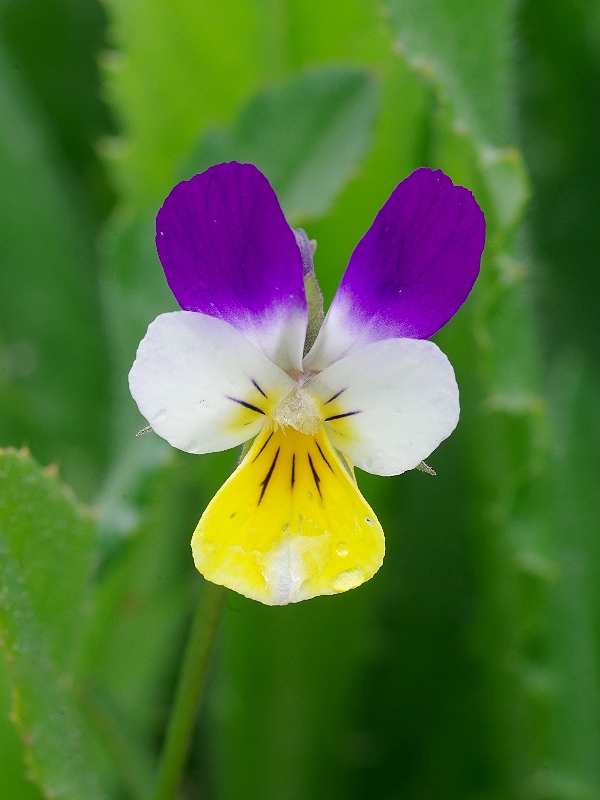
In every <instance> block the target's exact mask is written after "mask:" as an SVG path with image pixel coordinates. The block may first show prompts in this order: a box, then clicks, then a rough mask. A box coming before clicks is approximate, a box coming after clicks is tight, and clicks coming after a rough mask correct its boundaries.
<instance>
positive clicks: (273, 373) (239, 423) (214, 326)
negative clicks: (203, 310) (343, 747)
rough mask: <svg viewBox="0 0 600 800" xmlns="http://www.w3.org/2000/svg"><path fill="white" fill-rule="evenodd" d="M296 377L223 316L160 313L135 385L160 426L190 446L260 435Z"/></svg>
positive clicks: (203, 449)
mask: <svg viewBox="0 0 600 800" xmlns="http://www.w3.org/2000/svg"><path fill="white" fill-rule="evenodd" d="M294 386H295V383H294V381H292V379H291V378H290V377H289V376H288V375H286V374H285V372H283V371H282V370H281V369H280V368H279V367H277V366H276V365H275V364H273V363H272V362H271V361H269V359H268V358H267V357H266V356H265V355H264V354H263V353H261V352H260V350H258V349H257V348H256V347H255V346H254V345H253V344H252V342H250V341H248V339H246V338H245V337H244V336H243V335H242V334H241V333H240V332H239V331H237V330H236V329H235V328H234V327H233V326H232V325H230V324H229V323H228V322H225V321H224V320H221V319H217V318H215V317H209V316H207V315H205V314H200V313H197V312H193V311H175V312H173V313H171V314H161V316H159V317H157V318H156V319H155V320H154V322H152V323H151V325H150V326H149V328H148V332H147V333H146V336H145V337H144V338H143V339H142V341H141V343H140V346H139V348H138V351H137V356H136V359H135V362H134V364H133V367H132V368H131V372H130V373H129V388H130V390H131V394H132V395H133V398H134V400H135V401H136V403H137V404H138V408H139V409H140V411H141V412H142V414H143V415H144V416H145V417H146V419H147V420H148V422H149V423H150V425H151V426H152V428H153V430H154V431H156V433H157V434H158V435H159V436H162V437H163V438H164V439H166V440H167V441H168V442H169V443H170V444H172V445H173V446H174V447H177V448H179V449H180V450H185V451H186V452H188V453H210V452H214V451H217V450H227V449H228V448H229V447H235V446H236V445H238V444H241V443H242V442H245V441H247V440H248V439H250V438H252V437H253V436H256V434H257V433H258V432H259V431H260V429H261V428H262V426H263V424H264V422H265V419H266V418H267V417H268V416H269V415H270V414H271V412H272V410H273V408H274V406H275V405H276V403H277V401H278V400H279V399H280V398H281V396H282V394H287V393H288V392H290V391H291V390H292V389H293V388H294Z"/></svg>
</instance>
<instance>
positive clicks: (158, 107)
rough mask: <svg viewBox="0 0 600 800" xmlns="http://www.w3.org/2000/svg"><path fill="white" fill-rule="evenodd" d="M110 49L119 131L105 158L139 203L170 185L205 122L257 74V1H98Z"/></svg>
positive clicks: (222, 115) (226, 109) (221, 117)
mask: <svg viewBox="0 0 600 800" xmlns="http://www.w3.org/2000/svg"><path fill="white" fill-rule="evenodd" d="M105 4H106V7H107V10H108V13H109V16H110V19H111V23H112V24H111V28H110V31H111V39H112V45H113V46H114V47H115V48H117V51H116V52H110V53H106V54H105V56H104V58H103V65H104V68H105V75H106V81H107V91H108V95H109V98H110V100H111V102H112V106H113V109H114V111H115V114H116V116H117V118H118V120H119V121H120V122H121V124H122V127H123V131H124V134H123V135H124V140H123V142H118V141H113V142H107V143H106V146H105V148H104V151H105V154H106V155H107V156H109V158H111V160H113V162H114V168H115V175H116V177H117V181H118V184H119V186H120V188H121V193H122V195H123V198H124V199H125V200H126V201H129V202H131V203H132V204H133V206H134V207H135V208H136V209H144V210H145V209H146V208H148V207H149V206H150V207H151V206H152V205H154V204H155V203H157V202H160V201H162V199H163V197H164V196H165V195H166V194H167V193H168V192H169V191H170V189H171V188H172V186H173V184H174V183H175V182H176V179H177V169H178V167H179V164H180V162H181V159H182V158H183V157H184V156H185V155H186V153H187V152H188V150H189V148H190V146H191V145H192V143H193V142H194V140H195V139H196V137H197V135H198V131H199V130H200V129H201V128H202V127H203V126H204V125H206V124H207V123H208V122H213V123H214V122H224V121H226V120H227V119H228V117H229V116H230V115H231V114H232V113H233V111H234V110H235V108H236V106H237V104H239V102H240V101H241V100H242V99H243V98H244V96H245V95H246V94H247V93H248V92H249V91H251V90H252V89H254V88H255V87H256V85H257V83H258V81H259V79H260V78H261V76H262V75H263V73H264V63H263V55H262V53H261V44H262V42H263V30H262V27H261V21H262V18H261V11H262V9H261V4H260V3H248V2H245V0H225V2H220V3H219V4H218V5H215V4H214V3H213V2H210V0H201V2H196V1H195V0H176V2H164V0H147V2H144V3H131V2H128V0H105Z"/></svg>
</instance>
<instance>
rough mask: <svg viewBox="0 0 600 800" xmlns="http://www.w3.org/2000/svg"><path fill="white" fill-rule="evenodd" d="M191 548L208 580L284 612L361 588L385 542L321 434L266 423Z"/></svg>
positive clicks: (213, 504)
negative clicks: (285, 607)
mask: <svg viewBox="0 0 600 800" xmlns="http://www.w3.org/2000/svg"><path fill="white" fill-rule="evenodd" d="M192 551H193V554H194V561H195V564H196V567H197V568H198V570H199V571H200V572H201V573H202V574H203V575H204V577H205V578H207V579H208V580H209V581H212V582H213V583H219V584H222V585H224V586H228V587H229V588H230V589H234V590H235V591H236V592H239V593H240V594H243V595H246V597H251V598H253V599H254V600H260V602H262V603H266V604H268V605H285V604H286V603H296V602H298V601H299V600H306V599H308V598H309V597H316V596H317V595H321V594H336V593H338V592H344V591H346V590H348V589H353V588H354V587H356V586H359V585H360V584H361V583H364V582H365V581H367V580H368V579H369V578H371V577H372V576H373V575H374V574H375V573H376V572H377V570H378V569H379V567H380V566H381V563H382V561H383V554H384V551H385V544H384V537H383V530H382V529H381V525H380V524H379V521H378V520H377V518H376V516H375V514H374V513H373V511H372V510H371V508H370V507H369V505H368V504H367V502H366V501H365V499H364V498H363V496H362V495H361V493H360V492H359V490H358V488H357V486H356V483H355V482H354V481H353V480H352V478H351V477H350V475H349V474H348V472H347V471H346V469H344V467H343V466H342V464H341V463H340V461H339V459H338V456H337V455H336V453H335V451H334V450H333V448H332V447H331V445H330V444H329V440H328V439H327V436H326V434H325V433H324V431H323V428H322V427H321V428H320V430H319V431H318V433H317V434H316V436H308V435H306V434H303V433H300V432H298V431H296V430H294V428H291V427H285V428H281V427H278V429H277V430H274V428H273V426H272V425H265V428H264V429H263V430H262V432H261V433H260V434H259V436H257V438H256V440H255V442H254V444H253V446H252V447H251V449H250V451H249V452H248V454H247V455H246V457H245V458H244V460H243V461H242V463H241V464H240V466H239V467H238V468H237V469H236V471H235V472H234V473H233V475H232V476H231V477H230V478H229V480H228V481H227V482H226V483H225V484H224V485H223V486H222V488H221V489H220V490H219V492H218V493H217V494H216V495H215V497H214V498H213V499H212V501H211V502H210V503H209V505H208V508H207V509H206V511H205V512H204V514H203V515H202V518H201V520H200V522H199V523H198V527H197V528H196V530H195V532H194V536H193V538H192Z"/></svg>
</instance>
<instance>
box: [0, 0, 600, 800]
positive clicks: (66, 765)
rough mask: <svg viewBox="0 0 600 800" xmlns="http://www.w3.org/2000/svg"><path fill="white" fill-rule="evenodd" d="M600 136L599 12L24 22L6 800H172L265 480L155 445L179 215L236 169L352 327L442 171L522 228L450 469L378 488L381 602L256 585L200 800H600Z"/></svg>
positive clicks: (230, 628) (33, 12) (460, 345)
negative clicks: (199, 631) (206, 630)
mask: <svg viewBox="0 0 600 800" xmlns="http://www.w3.org/2000/svg"><path fill="white" fill-rule="evenodd" d="M599 134H600V4H598V2H594V0H522V2H519V3H517V2H515V1H514V0H470V2H464V0H463V1H462V2H461V1H459V0H383V1H382V2H376V0H220V2H219V3H215V2H210V0H145V1H144V2H142V1H141V0H105V1H104V3H103V4H102V3H100V2H98V1H97V0H2V2H1V3H0V264H1V267H0V445H1V446H3V447H9V446H10V447H15V448H21V447H23V446H26V447H27V448H29V450H30V451H31V457H30V456H29V455H28V454H27V452H25V451H22V452H19V453H15V452H12V451H6V452H4V453H3V454H2V455H1V456H0V639H1V641H2V645H3V652H4V655H5V659H4V660H2V661H1V663H0V797H1V798H2V800H5V799H6V800H39V799H40V798H42V797H48V798H55V799H56V800H145V799H146V798H150V797H151V796H152V784H153V780H154V774H155V770H156V762H157V758H158V754H159V752H160V746H161V743H162V739H163V734H164V728H165V724H166V720H167V718H168V713H169V708H170V704H171V698H172V694H173V688H174V683H175V680H176V675H177V669H178V665H179V661H180V658H181V653H182V648H183V646H184V642H185V635H186V631H187V629H188V626H189V621H190V616H191V613H192V609H193V607H194V604H195V602H196V597H197V595H198V593H199V592H201V590H202V580H201V578H200V577H199V576H198V575H197V573H195V571H194V569H193V565H192V561H191V558H190V552H189V539H190V535H191V532H192V531H193V528H194V526H195V524H196V522H197V519H198V518H199V516H200V514H201V512H202V510H203V509H204V507H205V505H206V503H207V502H208V500H209V499H210V497H211V496H212V494H213V493H214V492H215V491H216V489H217V488H218V486H219V485H220V484H221V483H222V481H223V480H224V479H225V478H226V476H227V475H228V474H229V472H230V471H231V469H232V468H233V466H234V464H235V459H236V457H237V454H235V453H225V454H216V455H211V456H206V457H194V456H189V455H186V454H183V453H179V452H174V451H172V450H171V449H170V448H169V447H168V446H167V445H166V444H165V443H164V442H162V441H161V440H159V439H158V438H157V437H155V436H153V434H149V435H148V436H145V437H142V438H139V439H136V438H135V437H134V434H135V432H136V431H137V430H139V429H140V428H141V427H143V426H144V424H145V422H144V420H143V419H142V418H141V417H140V415H139V413H138V411H137V409H136V407H135V404H134V403H133V401H132V400H131V399H130V398H129V396H128V391H127V383H126V375H127V372H128V370H129V367H130V365H131V363H132V361H133V357H134V354H135V349H136V346H137V344H138V342H139V340H140V339H141V337H142V336H143V334H144V332H145V329H146V326H147V325H148V323H149V322H150V321H151V320H152V319H153V318H154V317H155V316H156V315H157V314H158V313H161V312H163V311H168V310H171V309H174V308H175V307H176V305H175V302H174V300H173V298H172V297H171V296H170V293H169V291H168V289H167V288H166V285H165V282H164V278H163V276H162V271H161V268H160V265H159V263H158V260H157V258H156V255H155V251H154V242H153V225H154V216H155V214H156V211H157V209H158V207H159V206H160V205H161V203H162V200H163V199H164V197H165V196H166V194H167V193H168V192H169V191H170V189H171V188H172V186H173V185H174V183H175V182H176V181H177V180H180V179H181V178H184V177H189V175H191V174H193V173H194V172H197V171H200V170H202V169H204V168H206V167H207V166H209V165H210V164H211V163H215V162H218V161H222V160H227V159H231V158H237V159H239V160H247V161H252V162H253V163H256V164H257V165H258V166H259V167H260V168H261V169H262V170H263V171H264V172H265V173H266V174H267V176H268V177H269V178H270V180H271V181H272V183H273V185H274V186H275V188H276V190H277V192H278V195H279V197H280V200H281V202H282V205H283V207H284V210H285V212H286V214H287V216H288V219H289V221H290V223H291V224H293V225H302V226H303V227H304V228H305V229H306V230H307V232H308V234H309V236H310V237H311V238H316V239H317V241H318V250H317V254H316V269H317V274H318V276H319V279H320V282H321V286H322V288H323V291H324V295H325V298H326V302H328V301H329V300H330V299H331V297H332V296H333V293H334V291H335V287H336V286H337V283H338V281H339V279H340V276H341V274H342V271H343V269H344V267H345V265H346V263H347V261H348V258H349V255H350V253H351V251H352V249H353V247H354V246H355V244H356V242H357V241H358V239H359V238H360V237H361V235H362V234H363V233H364V232H365V230H366V229H367V228H368V226H369V224H370V223H371V221H372V219H373V217H374V215H375V213H376V212H377V210H378V209H379V207H380V206H381V205H382V203H383V202H384V201H385V199H386V198H387V196H388V195H389V193H390V192H391V190H392V189H393V187H394V186H395V185H396V183H397V182H399V181H400V180H401V179H402V178H404V177H405V176H406V175H407V174H409V173H410V172H411V171H412V170H413V169H414V168H416V167H418V166H422V165H429V166H432V167H436V168H437V167H440V168H442V169H443V170H445V171H446V172H447V173H448V174H449V175H450V176H451V177H452V178H453V180H454V181H455V182H457V183H461V184H463V185H465V186H467V187H469V188H470V189H471V190H472V191H473V192H474V194H475V196H476V197H477V199H478V201H479V203H480V205H481V206H482V207H483V209H484V212H485V214H486V219H487V225H488V234H487V245H486V251H485V254H484V259H483V266H482V274H481V277H480V279H479V280H478V282H477V284H476V287H475V290H474V291H473V293H472V295H471V296H470V298H469V300H468V301H467V303H466V304H465V306H464V307H463V308H462V309H461V311H460V312H459V313H458V314H457V316H456V317H455V318H454V319H453V320H452V321H451V322H450V323H449V324H448V325H447V327H446V328H445V329H444V330H443V331H442V332H440V334H438V335H437V336H436V341H437V342H438V344H439V345H440V346H441V347H442V349H443V350H444V351H445V352H446V353H447V354H448V355H449V357H450V360H451V361H452V363H453V365H454V366H455V369H456V372H457V378H458V382H459V386H460V389H461V405H462V415H461V421H460V424H459V426H458V429H457V430H456V432H455V433H454V434H453V436H452V437H451V439H450V440H448V441H446V442H444V443H443V444H442V445H441V446H440V448H439V449H438V450H437V451H436V452H435V453H434V454H433V455H432V457H431V459H430V460H429V461H430V463H431V465H432V466H433V467H434V468H435V470H436V471H437V477H435V478H430V477H428V476H427V475H423V474H422V473H418V472H411V473H407V474H404V475H401V476H399V477H396V478H390V479H382V478H375V477H372V476H370V475H363V474H361V475H359V483H360V485H361V488H362V489H363V491H364V494H365V496H366V497H367V499H368V500H369V502H370V504H371V505H372V506H373V508H374V509H375V510H376V512H377V514H378V516H379V518H380V520H381V522H382V524H383V527H384V530H385V531H386V541H387V555H386V559H385V563H384V566H383V567H382V569H381V570H380V572H379V573H378V574H377V575H376V576H375V577H374V578H373V579H372V580H371V581H370V582H369V583H368V584H366V585H365V586H363V587H361V588H360V589H357V590H355V591H352V592H349V593H348V594H345V595H340V596H336V597H322V598H317V599H314V600H311V601H308V602H304V603H301V604H299V605H297V606H290V607H285V608H267V607H263V606H261V605H259V604H257V603H254V602H252V601H249V600H246V599H245V598H243V597H239V596H237V595H234V594H232V593H229V595H228V599H227V604H226V612H225V618H224V621H223V624H222V626H221V630H220V633H219V637H218V641H217V646H216V651H215V654H214V658H213V661H212V666H211V671H210V675H209V681H208V686H207V693H206V698H205V702H204V704H203V708H202V713H201V717H200V720H199V724H198V726H197V730H196V732H195V735H194V741H193V745H192V751H191V754H190V759H189V763H188V765H187V768H186V773H185V778H184V782H183V785H182V797H183V798H186V799H189V800H196V798H207V799H209V800H212V799H214V800H259V799H260V800H313V799H314V800H317V799H318V800H324V799H325V798H327V800H329V798H331V799H333V798H344V800H353V799H356V800H359V799H360V800H371V799H372V800H438V799H439V800H442V798H443V800H451V799H452V798H460V799H461V800H521V799H522V800H598V798H600V491H599V486H600V325H599V324H598V321H599V320H598V318H599V313H598V312H599V309H600V269H599V268H598V258H599V253H600V225H599V223H598V218H599V214H600V148H598V140H599ZM39 464H41V465H42V466H43V467H44V469H42V468H40V467H39V466H38V465H39ZM48 465H58V472H59V476H57V475H56V472H57V470H56V468H55V467H52V466H51V467H50V468H47V467H48ZM63 482H64V483H66V484H68V485H69V486H70V487H72V490H73V491H72V492H71V491H70V490H68V491H67V490H65V489H64V488H63V485H62V484H63ZM75 496H76V497H77V498H79V500H75ZM81 503H85V504H86V507H83V506H82V505H81ZM88 507H91V509H92V511H91V512H90V510H89V508H88ZM4 661H6V667H5V665H4Z"/></svg>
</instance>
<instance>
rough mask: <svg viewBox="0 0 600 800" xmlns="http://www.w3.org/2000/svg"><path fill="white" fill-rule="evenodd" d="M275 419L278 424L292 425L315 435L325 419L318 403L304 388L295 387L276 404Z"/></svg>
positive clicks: (301, 431) (302, 431)
mask: <svg viewBox="0 0 600 800" xmlns="http://www.w3.org/2000/svg"><path fill="white" fill-rule="evenodd" d="M273 420H274V422H275V424H276V425H281V426H282V427H285V426H286V425H290V426H291V427H292V428H295V429H296V430H297V431H300V433H306V434H307V435H309V436H314V435H315V434H316V433H317V431H318V430H319V428H320V426H321V423H322V421H323V419H322V417H321V415H320V413H319V410H318V407H317V404H316V403H315V401H314V400H313V398H312V397H311V396H310V395H309V394H308V392H305V391H304V390H303V389H298V388H296V389H293V390H292V391H291V392H290V393H289V394H288V395H287V397H284V398H283V399H282V400H280V401H279V403H278V404H277V405H276V406H275V410H274V411H273Z"/></svg>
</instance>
